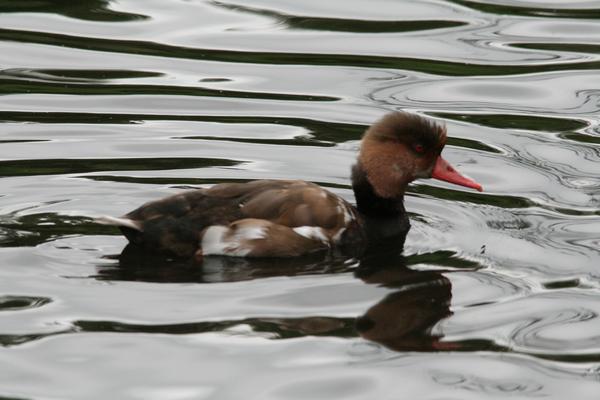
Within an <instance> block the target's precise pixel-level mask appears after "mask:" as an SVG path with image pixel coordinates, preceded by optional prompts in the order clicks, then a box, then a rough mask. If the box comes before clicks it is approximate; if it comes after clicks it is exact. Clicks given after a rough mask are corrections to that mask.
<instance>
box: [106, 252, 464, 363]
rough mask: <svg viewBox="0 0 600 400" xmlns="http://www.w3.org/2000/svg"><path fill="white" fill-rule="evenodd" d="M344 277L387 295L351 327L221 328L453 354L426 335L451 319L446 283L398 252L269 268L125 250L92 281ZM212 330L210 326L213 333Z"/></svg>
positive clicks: (295, 322) (269, 263) (340, 323)
mask: <svg viewBox="0 0 600 400" xmlns="http://www.w3.org/2000/svg"><path fill="white" fill-rule="evenodd" d="M350 271H353V273H354V275H355V276H356V277H357V278H359V279H361V280H362V281H363V282H365V283H366V284H373V285H379V286H385V287H387V288H391V289H393V291H392V292H391V293H388V294H387V295H386V296H385V297H384V298H383V299H381V300H380V301H379V302H377V303H376V304H374V305H373V306H371V307H370V308H369V309H368V310H367V311H366V312H365V313H364V315H362V316H359V317H358V318H356V319H352V318H337V317H330V316H310V317H305V318H272V317H264V318H253V319H247V320H240V321H223V322H224V325H223V326H225V327H230V326H234V325H235V324H237V323H243V324H247V325H250V326H252V328H253V329H255V330H259V331H264V330H267V331H269V332H270V333H273V334H274V335H275V337H280V338H285V337H299V336H307V335H318V336H338V337H341V336H343V337H348V336H352V330H353V329H352V326H354V327H355V333H354V335H356V334H357V333H358V334H359V335H360V336H362V337H363V338H365V339H367V340H370V341H374V342H377V343H380V344H382V345H384V346H386V347H388V348H390V349H393V350H397V351H434V350H438V351H439V350H450V349H455V348H454V345H453V344H452V343H448V342H442V341H441V338H442V336H443V335H442V334H441V333H439V332H438V333H436V332H434V328H435V326H436V325H437V324H438V322H439V321H440V320H442V319H443V318H446V317H448V316H450V315H451V314H452V313H451V311H450V300H451V297H452V285H451V282H450V280H449V279H448V278H446V277H445V276H444V275H443V274H442V273H440V272H437V271H418V270H414V269H411V268H409V267H408V266H407V262H406V259H405V258H404V257H403V256H402V255H401V254H400V252H399V251H397V250H395V251H390V250H389V248H388V249H387V250H385V249H384V248H377V249H370V250H369V251H367V252H366V253H365V254H363V255H362V256H361V257H359V258H358V259H356V258H348V257H335V256H331V257H330V256H326V257H324V256H323V255H322V254H320V255H318V254H317V255H314V256H311V257H300V258H291V259H279V260H277V261H276V262H275V261H274V260H273V259H264V260H258V259H254V260H249V259H242V258H231V257H207V258H205V260H204V262H203V263H202V264H197V263H194V262H193V261H175V260H167V259H164V258H163V259H161V258H157V257H156V256H151V255H148V254H146V253H144V252H139V251H138V250H137V249H135V248H132V247H129V248H126V249H125V251H124V252H123V253H122V254H121V255H120V257H119V263H118V265H113V266H106V265H105V266H102V267H99V269H98V275H97V276H96V278H98V279H102V280H135V281H150V282H199V283H212V282H235V281H242V280H250V279H258V278H265V277H273V276H293V275H302V274H331V273H340V272H350ZM198 326H200V325H198ZM219 326H220V325H219ZM219 326H218V325H214V324H211V325H210V327H213V328H214V329H216V330H219V329H220V328H219ZM210 327H209V328H210ZM210 329H212V328H210ZM210 329H209V330H210ZM202 331H203V332H204V331H205V330H202ZM198 333H200V332H198Z"/></svg>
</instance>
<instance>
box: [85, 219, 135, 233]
mask: <svg viewBox="0 0 600 400" xmlns="http://www.w3.org/2000/svg"><path fill="white" fill-rule="evenodd" d="M94 222H95V223H97V224H102V225H113V226H118V227H119V228H129V229H133V230H135V231H138V232H142V225H141V224H140V223H139V222H137V221H134V220H132V219H129V218H122V217H121V218H117V217H109V216H103V217H98V218H95V219H94Z"/></svg>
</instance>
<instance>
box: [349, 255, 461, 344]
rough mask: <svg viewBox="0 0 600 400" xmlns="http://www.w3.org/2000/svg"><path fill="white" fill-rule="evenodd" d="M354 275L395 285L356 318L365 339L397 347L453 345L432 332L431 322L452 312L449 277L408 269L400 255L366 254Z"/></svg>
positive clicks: (440, 335)
mask: <svg viewBox="0 0 600 400" xmlns="http://www.w3.org/2000/svg"><path fill="white" fill-rule="evenodd" d="M356 274H357V277H358V278H360V279H362V280H363V281H365V282H366V283H370V284H380V285H383V286H386V287H390V288H393V289H395V291H394V292H393V293H391V294H389V295H387V296H386V297H384V298H383V299H382V300H381V301H379V302H378V303H377V304H375V305H373V306H372V307H371V308H369V309H368V310H367V312H366V313H365V314H364V315H362V316H361V317H358V318H357V319H356V329H357V331H358V332H359V334H360V335H361V336H362V337H363V338H365V339H368V340H372V341H374V342H377V343H380V344H382V345H384V346H386V347H388V348H390V349H392V350H397V351H407V350H413V351H415V350H416V351H418V350H421V351H428V350H443V349H449V348H452V347H453V346H454V345H453V344H452V343H444V342H441V341H440V340H441V338H442V337H443V335H442V334H441V333H436V334H434V333H433V332H432V331H433V328H434V326H435V325H436V324H437V323H438V322H439V321H440V320H441V319H443V318H445V317H448V316H450V315H451V314H452V312H451V311H450V299H451V297H452V285H451V283H450V280H448V278H446V277H445V276H443V275H442V274H441V273H439V272H434V271H414V270H411V269H408V268H407V267H406V265H405V263H404V260H403V258H402V257H401V256H395V257H394V256H392V257H390V256H389V254H387V255H384V256H381V255H378V256H374V257H365V258H364V259H363V260H361V264H360V267H359V269H358V270H357V272H356Z"/></svg>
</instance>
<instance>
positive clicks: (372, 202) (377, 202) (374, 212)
mask: <svg viewBox="0 0 600 400" xmlns="http://www.w3.org/2000/svg"><path fill="white" fill-rule="evenodd" d="M352 189H353V190H354V197H355V198H356V208H357V209H358V211H360V213H361V214H362V215H364V216H366V217H368V218H394V217H398V216H401V215H403V214H405V213H406V211H405V209H404V194H402V196H400V197H396V198H385V197H381V196H379V195H378V194H377V193H375V189H373V185H371V182H369V180H368V179H367V173H366V172H365V170H364V169H363V167H362V165H360V162H358V163H356V164H355V165H354V166H353V167H352Z"/></svg>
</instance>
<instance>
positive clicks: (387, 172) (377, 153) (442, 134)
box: [358, 112, 446, 198]
mask: <svg viewBox="0 0 600 400" xmlns="http://www.w3.org/2000/svg"><path fill="white" fill-rule="evenodd" d="M445 144H446V128H445V127H443V126H441V125H438V124H436V123H435V122H433V121H431V120H429V119H426V118H424V117H421V116H419V115H416V114H409V113H406V112H392V113H389V114H387V115H385V116H384V117H383V118H382V119H380V120H379V121H377V122H375V123H374V124H373V125H372V126H371V127H370V128H369V129H367V131H366V132H365V134H364V136H363V139H362V144H361V150H360V154H359V156H358V161H359V164H360V165H361V167H362V168H363V169H364V171H365V173H366V175H367V179H368V180H369V182H370V183H371V185H372V186H373V189H374V190H375V192H376V193H377V195H379V196H381V197H385V198H399V197H402V195H403V194H404V191H405V190H406V186H407V185H408V184H409V183H410V182H411V181H413V180H415V179H417V178H430V177H431V175H432V171H433V168H434V166H435V164H436V161H437V159H438V158H439V155H440V153H441V152H442V149H443V148H444V145H445Z"/></svg>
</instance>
